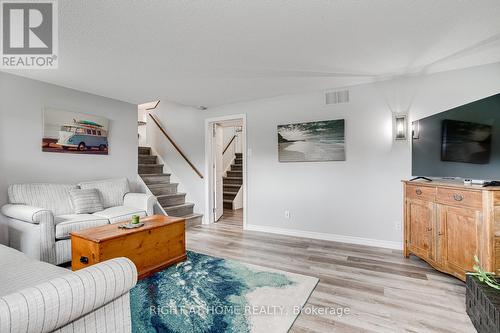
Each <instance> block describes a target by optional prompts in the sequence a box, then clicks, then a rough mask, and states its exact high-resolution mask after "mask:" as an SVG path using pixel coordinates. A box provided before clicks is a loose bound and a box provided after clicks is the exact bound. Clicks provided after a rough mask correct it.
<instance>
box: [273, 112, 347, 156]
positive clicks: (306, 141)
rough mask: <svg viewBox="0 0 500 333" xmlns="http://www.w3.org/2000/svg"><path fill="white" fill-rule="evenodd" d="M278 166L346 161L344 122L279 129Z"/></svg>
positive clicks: (316, 123)
mask: <svg viewBox="0 0 500 333" xmlns="http://www.w3.org/2000/svg"><path fill="white" fill-rule="evenodd" d="M278 158H279V161H280V162H326V161H345V160H346V156H345V120H344V119H337V120H324V121H314V122H307V123H296V124H288V125H278Z"/></svg>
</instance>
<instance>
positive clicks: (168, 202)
mask: <svg viewBox="0 0 500 333" xmlns="http://www.w3.org/2000/svg"><path fill="white" fill-rule="evenodd" d="M156 199H158V202H159V203H160V205H161V206H162V207H172V206H179V205H183V204H185V203H186V193H175V194H162V195H157V196H156Z"/></svg>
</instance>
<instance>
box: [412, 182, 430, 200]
mask: <svg viewBox="0 0 500 333" xmlns="http://www.w3.org/2000/svg"><path fill="white" fill-rule="evenodd" d="M406 197H407V198H409V199H419V200H425V201H434V200H436V188H434V187H427V186H417V185H406Z"/></svg>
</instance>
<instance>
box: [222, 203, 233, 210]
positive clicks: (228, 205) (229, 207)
mask: <svg viewBox="0 0 500 333" xmlns="http://www.w3.org/2000/svg"><path fill="white" fill-rule="evenodd" d="M222 207H224V209H231V210H232V209H233V202H232V201H231V202H226V201H224V203H223V204H222Z"/></svg>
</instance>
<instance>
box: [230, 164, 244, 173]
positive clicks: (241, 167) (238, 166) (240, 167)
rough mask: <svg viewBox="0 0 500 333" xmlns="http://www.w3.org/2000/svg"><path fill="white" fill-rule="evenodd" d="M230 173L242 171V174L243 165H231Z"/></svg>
mask: <svg viewBox="0 0 500 333" xmlns="http://www.w3.org/2000/svg"><path fill="white" fill-rule="evenodd" d="M231 171H242V172H243V165H242V164H233V165H231Z"/></svg>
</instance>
